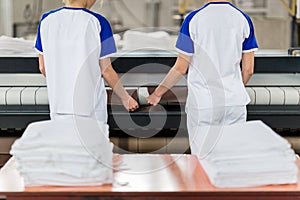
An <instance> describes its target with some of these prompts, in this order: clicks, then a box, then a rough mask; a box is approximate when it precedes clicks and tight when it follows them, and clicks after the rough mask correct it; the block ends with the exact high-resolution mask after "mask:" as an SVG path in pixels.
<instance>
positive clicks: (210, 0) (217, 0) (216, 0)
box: [207, 0, 230, 3]
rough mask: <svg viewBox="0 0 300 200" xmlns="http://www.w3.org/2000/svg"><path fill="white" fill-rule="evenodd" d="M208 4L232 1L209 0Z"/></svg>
mask: <svg viewBox="0 0 300 200" xmlns="http://www.w3.org/2000/svg"><path fill="white" fill-rule="evenodd" d="M207 2H208V3H209V2H230V1H229V0H208V1H207Z"/></svg>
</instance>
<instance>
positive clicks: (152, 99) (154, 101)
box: [147, 92, 161, 106]
mask: <svg viewBox="0 0 300 200" xmlns="http://www.w3.org/2000/svg"><path fill="white" fill-rule="evenodd" d="M160 99H161V96H158V95H156V94H155V92H153V93H152V94H151V95H150V96H149V97H148V98H147V102H148V103H149V104H151V105H153V106H156V105H157V104H158V103H159V102H160Z"/></svg>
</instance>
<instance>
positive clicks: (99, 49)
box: [35, 7, 116, 121]
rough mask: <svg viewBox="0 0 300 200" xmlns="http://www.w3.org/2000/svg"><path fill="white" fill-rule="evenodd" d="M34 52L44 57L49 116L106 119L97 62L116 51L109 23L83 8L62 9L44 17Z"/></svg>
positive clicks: (103, 90)
mask: <svg viewBox="0 0 300 200" xmlns="http://www.w3.org/2000/svg"><path fill="white" fill-rule="evenodd" d="M35 47H36V49H37V51H38V52H39V53H41V54H43V55H44V63H45V69H46V78H47V87H48V96H49V104H50V111H51V114H71V115H81V116H91V115H92V114H94V113H96V114H97V113H98V114H99V113H100V114H101V115H102V116H100V117H99V116H98V117H99V118H101V119H105V121H106V118H107V96H106V91H105V85H104V80H103V78H101V69H100V66H99V59H101V58H105V57H107V56H109V55H111V54H113V53H115V52H116V46H115V42H114V39H113V33H112V30H111V27H110V24H109V22H108V21H107V20H106V19H105V18H104V17H103V16H101V15H99V14H97V13H94V12H91V11H89V10H87V9H85V8H68V7H63V8H60V9H57V10H54V11H50V12H48V13H46V14H44V15H43V17H42V19H41V21H40V25H39V28H38V35H37V41H36V46H35Z"/></svg>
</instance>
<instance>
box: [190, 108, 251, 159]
mask: <svg viewBox="0 0 300 200" xmlns="http://www.w3.org/2000/svg"><path fill="white" fill-rule="evenodd" d="M246 120H247V108H246V106H233V107H218V108H212V109H198V110H197V109H189V110H188V111H187V128H188V133H189V142H190V148H191V153H192V154H195V149H197V148H195V147H196V146H197V145H198V144H195V142H194V141H193V138H194V137H195V135H196V134H200V133H194V131H196V130H197V128H196V127H199V126H226V125H232V124H236V123H245V122H246Z"/></svg>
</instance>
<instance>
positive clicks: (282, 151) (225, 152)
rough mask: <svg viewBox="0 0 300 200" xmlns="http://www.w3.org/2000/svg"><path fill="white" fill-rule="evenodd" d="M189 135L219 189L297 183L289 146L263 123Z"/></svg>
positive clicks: (198, 130)
mask: <svg viewBox="0 0 300 200" xmlns="http://www.w3.org/2000/svg"><path fill="white" fill-rule="evenodd" d="M190 134H191V135H190V136H192V137H193V140H192V142H193V145H194V146H195V148H194V149H196V150H197V151H196V153H197V156H198V158H199V159H200V162H201V164H202V166H203V168H204V170H205V172H206V173H207V175H208V177H209V179H210V181H211V183H212V184H214V185H216V186H218V187H250V186H261V185H266V184H288V183H289V184H290V183H296V182H297V173H298V167H297V165H296V163H295V160H296V156H295V153H294V151H293V150H292V149H291V146H290V144H289V143H288V142H287V141H286V140H285V139H283V138H281V137H280V136H279V135H277V134H276V133H275V132H274V131H273V130H272V129H270V128H269V127H267V126H266V125H265V124H263V123H262V122H260V121H253V122H247V123H244V124H235V125H231V126H211V127H197V128H195V129H194V130H193V131H192V133H190Z"/></svg>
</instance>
